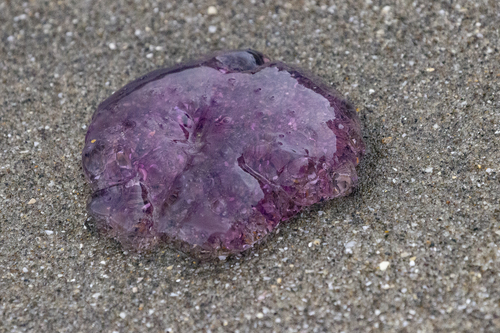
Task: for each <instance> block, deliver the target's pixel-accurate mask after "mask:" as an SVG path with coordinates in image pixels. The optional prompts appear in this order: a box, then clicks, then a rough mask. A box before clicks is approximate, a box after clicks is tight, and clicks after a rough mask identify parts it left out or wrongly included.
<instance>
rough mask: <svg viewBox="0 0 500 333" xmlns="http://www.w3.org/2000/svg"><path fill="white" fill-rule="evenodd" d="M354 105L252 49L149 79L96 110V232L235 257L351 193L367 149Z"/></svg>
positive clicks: (90, 151) (90, 175)
mask: <svg viewBox="0 0 500 333" xmlns="http://www.w3.org/2000/svg"><path fill="white" fill-rule="evenodd" d="M364 150H365V149H364V144H363V141H362V138H361V132H360V125H359V120H358V117H357V115H356V111H355V110H354V108H353V106H352V105H351V104H350V103H348V102H347V101H346V100H344V99H342V98H341V97H339V95H338V94H337V93H336V92H335V91H334V90H333V88H332V87H330V86H328V85H325V84H324V83H322V82H320V81H318V79H315V78H311V77H310V76H309V75H307V76H306V75H305V74H304V73H303V72H301V71H300V70H298V69H296V68H294V67H291V66H289V65H287V64H284V63H282V62H279V61H270V60H269V59H268V58H266V57H265V56H263V55H262V54H260V53H259V52H256V51H253V50H246V51H230V52H223V53H218V54H215V55H213V56H209V57H205V58H204V59H202V60H198V61H194V62H191V63H186V64H182V65H179V66H177V67H173V68H168V69H160V70H156V71H154V72H151V73H149V74H147V75H145V76H143V77H141V78H139V79H137V80H135V81H133V82H131V83H129V84H127V85H126V86H125V87H123V88H122V89H120V90H119V91H117V92H115V93H114V94H113V95H112V96H110V97H109V98H108V99H107V100H105V101H104V102H103V103H102V104H100V105H99V107H98V109H97V110H96V111H95V113H94V115H93V117H92V122H91V124H90V126H89V128H88V132H87V136H86V138H85V147H84V149H83V153H82V159H83V170H84V173H85V175H86V177H87V179H88V181H89V183H90V185H91V188H92V191H93V194H92V196H91V198H90V199H89V203H88V210H89V213H90V215H91V216H92V217H93V218H94V220H95V223H96V225H97V227H98V230H100V231H101V232H104V233H106V234H107V235H109V236H111V237H113V238H115V239H117V240H118V241H119V242H120V243H122V245H123V246H124V247H125V248H135V249H138V250H144V249H151V248H154V247H155V246H157V245H158V244H167V245H169V246H170V247H173V248H175V249H178V250H181V251H183V252H187V253H190V254H192V255H194V256H196V257H200V258H214V257H217V256H225V255H228V254H235V253H236V254H237V253H240V252H242V251H244V250H246V249H248V248H250V247H252V246H253V245H254V244H255V243H256V242H258V241H259V240H261V239H262V238H263V237H264V236H266V235H267V234H268V233H270V232H271V231H272V230H273V229H275V228H276V227H277V226H278V225H279V224H280V223H283V222H284V221H286V220H288V219H290V218H291V217H292V216H294V215H295V214H297V213H298V212H300V211H301V209H303V208H304V207H306V206H310V205H312V204H315V203H317V202H320V201H323V200H328V199H332V198H335V197H338V196H342V195H346V194H348V193H350V192H351V190H352V189H353V188H354V187H355V185H356V183H357V175H356V170H355V167H356V165H357V164H358V163H359V160H360V158H361V157H362V155H363V154H364Z"/></svg>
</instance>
